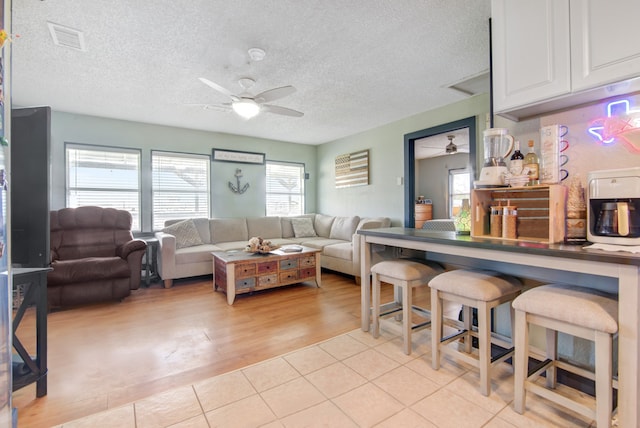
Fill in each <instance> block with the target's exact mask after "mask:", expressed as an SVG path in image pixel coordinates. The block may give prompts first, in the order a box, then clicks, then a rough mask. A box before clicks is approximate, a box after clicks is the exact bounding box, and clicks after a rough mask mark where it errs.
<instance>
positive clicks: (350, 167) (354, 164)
mask: <svg viewBox="0 0 640 428" xmlns="http://www.w3.org/2000/svg"><path fill="white" fill-rule="evenodd" d="M368 184H369V150H362V151H359V152H354V153H347V154H344V155H340V156H336V188H337V189H339V188H342V187H354V186H366V185H368Z"/></svg>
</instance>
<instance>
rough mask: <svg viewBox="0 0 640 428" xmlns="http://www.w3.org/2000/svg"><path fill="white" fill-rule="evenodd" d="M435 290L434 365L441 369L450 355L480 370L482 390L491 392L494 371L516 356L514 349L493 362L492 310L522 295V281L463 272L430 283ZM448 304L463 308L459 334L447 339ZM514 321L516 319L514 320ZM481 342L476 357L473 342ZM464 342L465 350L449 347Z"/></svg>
mask: <svg viewBox="0 0 640 428" xmlns="http://www.w3.org/2000/svg"><path fill="white" fill-rule="evenodd" d="M429 286H430V287H431V347H432V355H431V358H432V360H431V365H432V367H433V369H434V370H438V369H439V368H440V359H441V357H442V354H447V355H450V356H452V357H454V358H457V359H460V360H462V361H464V362H466V363H468V364H471V365H473V366H474V367H477V368H478V369H479V371H480V390H481V392H482V394H483V395H489V393H490V392H491V367H492V366H493V365H495V364H498V363H499V362H502V361H504V360H505V359H507V358H509V357H510V356H511V355H512V354H513V348H512V347H511V348H510V349H507V350H505V351H504V352H503V353H501V354H500V355H498V356H496V357H495V358H494V359H493V360H492V359H491V343H492V334H491V309H493V308H495V307H497V306H498V305H500V304H502V303H505V302H510V301H512V300H513V299H515V298H516V297H517V296H518V294H520V292H521V291H522V284H521V282H520V280H518V279H517V278H514V277H512V276H509V275H503V274H500V273H497V272H492V271H488V270H480V269H459V270H453V271H449V272H445V273H442V274H440V275H438V276H436V277H435V278H434V279H432V280H431V281H430V282H429ZM444 301H449V302H455V303H458V304H461V305H462V308H463V310H462V326H461V328H460V329H459V330H458V332H457V333H454V334H452V335H450V336H447V337H445V338H443V337H442V336H443V330H444V315H443V305H444V303H443V302H444ZM473 308H475V309H477V311H478V328H477V332H476V331H474V329H473V320H472V309H473ZM512 319H513V317H512ZM474 337H477V339H478V355H474V354H473V353H472V350H473V349H472V343H473V338H474ZM460 339H464V348H463V349H462V350H460V349H456V348H454V347H452V346H449V344H450V343H451V342H454V341H458V340H460Z"/></svg>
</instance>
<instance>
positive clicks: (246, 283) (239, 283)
mask: <svg viewBox="0 0 640 428" xmlns="http://www.w3.org/2000/svg"><path fill="white" fill-rule="evenodd" d="M246 288H256V279H255V278H243V279H238V280H236V291H238V290H242V289H246Z"/></svg>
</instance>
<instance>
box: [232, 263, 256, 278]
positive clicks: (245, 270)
mask: <svg viewBox="0 0 640 428" xmlns="http://www.w3.org/2000/svg"><path fill="white" fill-rule="evenodd" d="M255 274H256V264H255V263H247V264H239V265H236V278H246V277H247V276H255Z"/></svg>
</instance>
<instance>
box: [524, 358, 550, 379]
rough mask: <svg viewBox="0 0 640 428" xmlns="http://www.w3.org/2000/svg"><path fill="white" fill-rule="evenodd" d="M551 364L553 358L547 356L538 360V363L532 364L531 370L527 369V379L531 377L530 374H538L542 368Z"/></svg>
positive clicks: (544, 368) (546, 367)
mask: <svg viewBox="0 0 640 428" xmlns="http://www.w3.org/2000/svg"><path fill="white" fill-rule="evenodd" d="M552 365H553V360H551V359H549V358H547V359H546V360H544V361H541V362H539V363H538V364H536V365H535V366H533V367H532V368H531V370H529V372H528V373H527V380H529V379H531V377H532V376H536V375H539V374H540V373H541V372H542V371H543V370H546V369H548V368H549V366H552Z"/></svg>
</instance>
